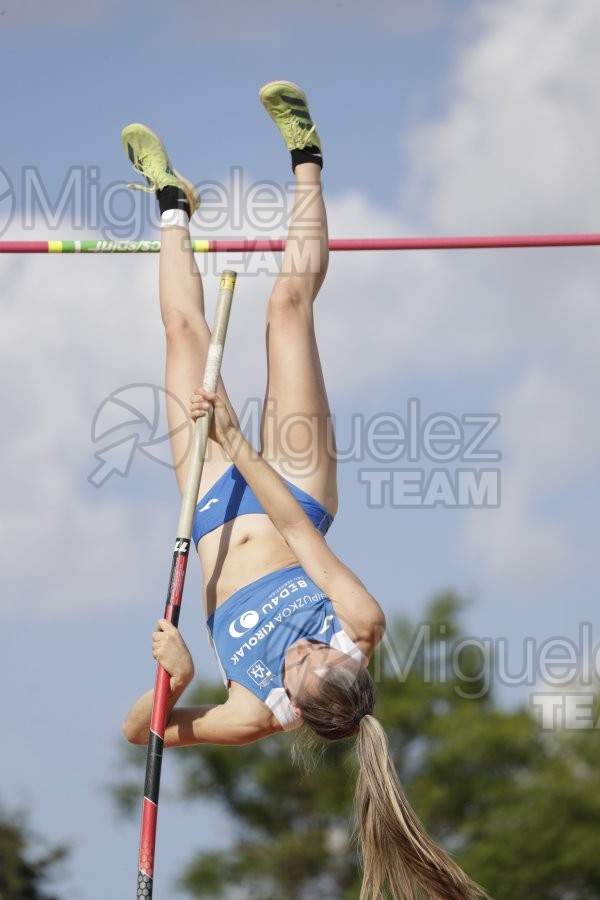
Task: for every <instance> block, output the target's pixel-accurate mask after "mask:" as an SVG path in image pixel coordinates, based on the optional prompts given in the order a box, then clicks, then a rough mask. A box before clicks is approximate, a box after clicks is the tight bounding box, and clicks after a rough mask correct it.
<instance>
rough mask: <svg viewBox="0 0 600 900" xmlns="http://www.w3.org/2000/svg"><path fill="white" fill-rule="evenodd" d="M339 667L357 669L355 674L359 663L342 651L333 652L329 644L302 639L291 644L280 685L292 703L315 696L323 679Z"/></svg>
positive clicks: (286, 655)
mask: <svg viewBox="0 0 600 900" xmlns="http://www.w3.org/2000/svg"><path fill="white" fill-rule="evenodd" d="M340 663H343V664H345V665H352V666H356V670H357V671H358V670H359V669H360V662H358V661H357V660H355V659H353V658H352V657H351V656H348V654H347V653H342V651H341V650H334V648H333V647H331V646H330V645H329V644H321V643H319V642H318V641H308V640H306V639H304V638H303V639H302V640H300V641H297V642H296V643H295V644H292V646H291V647H289V649H288V650H287V652H286V654H285V668H284V675H283V684H284V687H285V689H286V691H287V693H288V696H289V697H290V699H291V700H292V702H293V701H294V700H300V701H301V700H302V699H303V698H304V697H306V696H315V695H316V694H318V692H319V681H320V680H321V678H322V677H323V675H324V674H326V672H327V670H328V669H329V668H330V667H332V666H335V665H339V664H340Z"/></svg>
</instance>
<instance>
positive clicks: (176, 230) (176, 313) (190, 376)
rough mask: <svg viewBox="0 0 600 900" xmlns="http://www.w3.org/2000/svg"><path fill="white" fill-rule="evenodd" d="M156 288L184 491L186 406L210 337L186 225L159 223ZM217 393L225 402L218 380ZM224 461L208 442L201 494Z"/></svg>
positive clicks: (171, 428)
mask: <svg viewBox="0 0 600 900" xmlns="http://www.w3.org/2000/svg"><path fill="white" fill-rule="evenodd" d="M159 293H160V311H161V316H162V320H163V324H164V326H165V335H166V343H167V358H166V369H165V387H166V389H167V415H168V421H169V432H170V438H171V448H172V453H173V460H174V464H175V466H176V468H175V474H176V477H177V483H178V485H179V488H180V490H182V491H183V488H184V485H185V477H186V473H187V465H188V461H187V450H188V446H189V442H190V437H191V429H190V427H189V417H188V416H187V409H188V408H189V398H190V396H191V394H192V392H193V390H194V388H196V387H197V386H198V385H200V384H202V379H203V377H204V367H205V364H206V356H207V353H208V346H209V342H210V329H209V327H208V324H207V322H206V319H205V318H204V294H203V288H202V279H201V277H200V273H199V271H198V267H197V265H196V260H195V258H194V254H193V251H192V249H191V244H190V235H189V230H188V229H187V228H185V227H178V226H175V227H163V228H162V232H161V248H160V265H159ZM218 392H219V394H220V395H221V396H222V397H223V398H224V399H225V400H226V401H227V402H228V400H227V394H226V392H225V388H224V386H223V382H222V380H221V379H219V387H218ZM184 409H185V410H186V413H185V417H184V413H183V410H184ZM184 419H185V421H184ZM182 426H183V427H182ZM228 465H230V462H229V460H228V459H227V457H226V456H225V454H224V453H223V451H222V450H221V447H220V446H219V445H218V444H215V443H214V442H212V441H210V442H209V445H208V447H207V453H206V458H205V462H204V468H203V472H202V484H201V488H200V493H201V494H203V493H204V492H205V491H206V490H208V488H209V487H210V486H211V485H212V484H213V483H214V482H215V481H216V480H217V478H218V477H219V476H220V475H221V474H222V472H223V471H224V470H225V469H226V468H227V466H228Z"/></svg>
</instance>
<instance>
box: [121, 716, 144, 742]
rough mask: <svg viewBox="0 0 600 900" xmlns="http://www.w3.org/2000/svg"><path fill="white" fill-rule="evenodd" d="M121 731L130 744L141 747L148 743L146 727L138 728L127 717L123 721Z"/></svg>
mask: <svg viewBox="0 0 600 900" xmlns="http://www.w3.org/2000/svg"><path fill="white" fill-rule="evenodd" d="M122 731H123V734H124V735H125V737H126V738H127V740H128V741H129V743H130V744H136V745H137V746H138V747H143V746H145V745H146V744H147V743H148V734H149V730H148V728H144V729H141V728H138V727H136V726H135V724H134V723H133V722H131V721H130V720H129V719H125V721H124V722H123V726H122Z"/></svg>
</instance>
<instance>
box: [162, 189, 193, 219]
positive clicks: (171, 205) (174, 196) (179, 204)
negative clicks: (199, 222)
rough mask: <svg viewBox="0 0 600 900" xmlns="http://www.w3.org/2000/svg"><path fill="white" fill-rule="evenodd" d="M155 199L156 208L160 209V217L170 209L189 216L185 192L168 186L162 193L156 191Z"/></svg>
mask: <svg viewBox="0 0 600 900" xmlns="http://www.w3.org/2000/svg"><path fill="white" fill-rule="evenodd" d="M156 198H157V200H158V208H159V209H160V214H161V216H162V214H163V213H164V212H168V211H169V210H170V209H182V210H183V211H184V212H186V213H187V214H188V216H189V214H190V204H189V202H188V199H187V197H186V196H185V192H184V191H182V190H181V188H178V187H175V185H169V186H168V187H166V188H163V189H162V191H157V192H156Z"/></svg>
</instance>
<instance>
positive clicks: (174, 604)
mask: <svg viewBox="0 0 600 900" xmlns="http://www.w3.org/2000/svg"><path fill="white" fill-rule="evenodd" d="M235 279H236V273H235V272H230V271H225V272H223V274H222V276H221V284H220V288H219V295H218V299H217V309H216V312H215V321H214V325H213V329H212V336H211V340H210V345H209V349H208V356H207V359H206V368H205V370H204V382H203V387H204V388H205V389H206V390H207V391H212V392H214V391H216V389H217V384H218V381H219V373H220V371H221V360H222V358H223V349H224V345H225V335H226V334H227V325H228V323H229V313H230V310H231V301H232V299H233V290H234V288H235ZM211 421H212V413H207V414H206V415H205V416H202V418H200V419H198V420H197V422H196V425H195V427H194V439H193V443H192V449H191V457H190V462H189V467H188V472H187V477H186V483H185V488H184V491H183V499H182V502H181V512H180V514H179V522H178V525H177V537H176V539H175V549H174V551H173V561H172V563H171V577H170V579H169V589H168V591H167V604H166V608H165V616H164V617H165V619H167V620H168V621H169V622H172V623H173V625H175V626H176V625H177V623H178V621H179V611H180V607H181V599H182V595H183V584H184V581H185V573H186V569H187V562H188V555H189V549H190V543H191V536H192V525H193V521H194V511H195V509H196V503H197V502H198V490H199V487H200V477H201V475H202V469H203V466H204V456H205V454H206V445H207V443H208V434H209V431H210V425H211ZM169 688H170V678H169V674H168V672H166V671H165V669H163V667H162V666H161V665H159V666H158V669H157V673H156V684H155V688H154V703H153V706H152V719H151V721H150V734H149V737H148V755H147V758H146V779H145V782H144V802H143V807H142V827H141V834H140V853H139V865H138V880H137V900H141V898H151V897H152V888H153V883H154V851H155V846H156V821H157V815H158V794H159V788H160V771H161V766H162V757H163V747H164V738H165V727H166V717H167V701H168V697H169Z"/></svg>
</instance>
